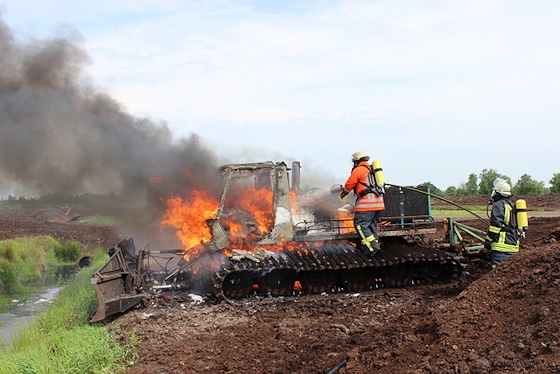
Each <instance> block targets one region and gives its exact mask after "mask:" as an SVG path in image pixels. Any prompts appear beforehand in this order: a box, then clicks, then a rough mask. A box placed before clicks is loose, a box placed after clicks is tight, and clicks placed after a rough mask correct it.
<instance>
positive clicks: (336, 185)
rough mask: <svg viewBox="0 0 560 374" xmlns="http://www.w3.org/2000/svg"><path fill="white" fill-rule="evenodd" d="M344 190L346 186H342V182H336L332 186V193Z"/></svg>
mask: <svg viewBox="0 0 560 374" xmlns="http://www.w3.org/2000/svg"><path fill="white" fill-rule="evenodd" d="M342 190H344V188H343V187H342V184H335V185H334V186H332V187H331V193H332V194H335V193H341V192H342Z"/></svg>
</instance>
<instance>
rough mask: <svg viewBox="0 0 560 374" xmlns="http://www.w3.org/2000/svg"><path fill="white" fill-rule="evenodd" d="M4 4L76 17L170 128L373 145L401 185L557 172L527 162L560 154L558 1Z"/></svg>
mask: <svg viewBox="0 0 560 374" xmlns="http://www.w3.org/2000/svg"><path fill="white" fill-rule="evenodd" d="M4 4H5V5H4V8H5V9H6V12H5V15H4V19H6V20H7V22H8V23H9V24H10V26H12V27H14V29H15V31H19V32H22V33H24V34H35V33H38V34H39V35H47V34H48V33H47V32H46V31H45V30H53V29H55V28H56V27H57V25H59V24H66V25H72V26H74V27H75V28H76V29H77V30H78V31H80V32H81V33H82V34H83V35H84V39H85V46H86V48H87V50H88V52H89V53H90V54H91V56H92V59H93V66H92V67H91V69H90V72H91V74H92V75H93V77H94V80H95V82H96V83H98V84H99V85H100V86H101V87H102V88H103V89H106V90H108V91H109V92H110V93H111V94H112V95H113V96H114V97H115V98H116V99H117V100H118V101H121V102H122V103H123V104H124V105H125V106H126V107H127V108H128V110H129V111H131V112H132V113H135V114H138V115H146V116H150V117H153V118H159V119H163V120H167V121H168V122H169V124H170V126H171V128H173V129H174V131H175V132H176V133H177V134H178V135H184V134H187V133H189V132H193V131H194V132H196V133H199V134H200V135H201V136H203V137H205V138H208V139H209V140H210V141H212V142H215V143H217V144H223V145H228V144H232V142H233V141H234V140H235V141H237V142H238V143H246V145H247V146H251V145H254V144H266V145H267V146H268V147H271V148H274V147H278V149H277V150H276V151H280V152H282V153H284V154H286V152H293V157H294V158H308V159H309V160H310V161H311V162H314V163H316V164H321V163H322V162H323V160H327V161H328V164H329V165H332V166H333V169H334V170H335V173H336V174H338V175H341V176H343V177H345V176H346V173H347V166H348V165H347V157H348V155H349V154H351V153H352V152H354V151H356V150H357V149H364V150H367V149H368V147H371V148H370V149H372V150H373V151H375V152H379V154H380V156H382V157H383V158H384V159H385V160H386V161H385V163H386V164H387V165H388V166H389V167H390V168H391V169H393V170H398V173H399V175H400V176H401V178H400V179H402V180H403V183H415V182H416V183H419V182H423V181H428V180H431V181H432V182H433V183H435V184H436V185H438V186H441V187H447V186H448V185H457V184H459V183H460V182H462V181H465V180H466V178H467V176H468V174H469V173H471V172H475V173H478V172H479V171H481V170H482V169H483V168H494V169H498V170H499V171H500V172H504V173H506V172H509V173H511V177H512V179H516V178H517V177H518V176H520V175H521V174H523V173H525V172H528V173H529V174H531V175H533V177H535V178H537V179H543V180H546V181H548V179H550V177H551V176H552V173H554V172H558V171H560V170H555V167H556V166H554V165H549V164H547V165H544V164H542V163H538V162H537V161H536V160H538V159H539V158H540V157H543V156H546V157H548V158H550V157H556V158H558V157H559V156H560V154H559V153H560V151H558V150H556V149H552V148H553V147H550V148H548V147H539V146H538V144H539V143H541V144H545V145H548V144H550V139H551V138H554V136H556V137H557V135H558V134H557V130H556V129H555V127H554V126H555V125H556V123H557V122H558V119H559V117H560V116H559V114H560V113H559V109H558V108H559V105H558V100H557V98H558V97H559V93H560V92H559V90H560V88H559V87H560V74H559V73H558V68H557V66H559V64H560V61H559V60H560V53H559V51H558V49H557V48H556V45H557V44H558V40H557V39H558V38H559V35H560V26H559V24H558V22H557V19H558V17H559V16H560V5H559V4H558V3H557V2H554V1H544V0H543V1H540V0H538V1H534V2H524V1H493V2H487V1H482V0H479V1H455V2H433V1H423V2H413V3H411V2H409V1H405V0H401V1H388V0H382V1H350V0H349V1H334V2H309V3H305V6H304V5H301V3H300V2H297V1H295V2H286V3H284V2H283V3H282V5H280V3H277V2H274V1H264V2H255V3H252V2H249V1H234V2H218V1H204V2H196V1H163V2H162V1H158V2H155V1H148V0H145V1H119V2H106V1H90V2H87V3H83V4H82V3H80V5H79V6H78V5H76V4H78V3H76V2H70V1H56V2H55V1H54V0H53V1H41V2H38V3H37V2H31V1H28V0H18V1H17V2H16V1H12V0H10V1H4ZM30 10H33V12H30ZM44 15H47V16H44ZM364 129H365V130H364ZM370 129H371V130H370ZM363 133H365V134H368V135H367V136H365V135H362V134H363ZM502 133H505V134H507V135H506V136H507V140H508V141H511V142H512V143H523V144H530V145H533V144H534V148H532V149H530V150H527V152H529V153H530V154H531V157H530V159H531V160H532V162H531V163H527V164H524V165H522V164H521V163H520V162H518V161H517V160H516V159H515V157H508V156H506V157H504V156H499V157H498V156H497V154H500V155H501V154H502V153H508V152H507V151H506V150H504V148H505V149H507V147H508V145H507V143H506V144H503V142H502V141H500V140H499V139H500V138H499V137H498V136H499V135H500V134H502ZM370 134H371V135H370ZM298 136H299V137H298ZM222 139H224V140H222ZM493 142H497V143H499V144H500V146H499V147H498V148H500V151H496V150H495V149H494V148H493V147H495V145H494V143H493ZM465 143H467V144H465ZM307 149H310V151H306V150H307ZM322 149H324V152H325V155H323V156H321V155H320V152H321V150H322ZM472 149H475V150H476V151H475V152H471V150H472ZM284 150H285V151H284ZM466 154H468V155H469V156H468V160H469V161H466V157H467V156H465V155H466ZM289 156H291V155H289ZM537 156H538V157H537ZM423 157H425V158H426V163H425V164H427V165H421V164H423V162H422V159H423ZM449 157H452V158H454V159H456V162H454V163H451V162H448V164H446V165H445V167H446V172H445V173H443V172H442V171H441V169H442V168H441V167H440V166H439V164H440V163H441V159H443V158H449ZM533 157H534V159H533ZM521 165H522V166H521ZM533 168H534V169H533ZM411 169H412V170H411ZM501 169H503V171H502V170H501ZM528 169H533V170H528Z"/></svg>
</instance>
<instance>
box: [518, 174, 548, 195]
mask: <svg viewBox="0 0 560 374" xmlns="http://www.w3.org/2000/svg"><path fill="white" fill-rule="evenodd" d="M543 192H544V182H542V181H540V182H539V181H536V180H534V179H533V178H531V176H530V175H529V174H523V175H522V176H521V178H519V180H518V181H517V183H516V184H515V186H513V193H514V194H516V195H540V194H542V193H543Z"/></svg>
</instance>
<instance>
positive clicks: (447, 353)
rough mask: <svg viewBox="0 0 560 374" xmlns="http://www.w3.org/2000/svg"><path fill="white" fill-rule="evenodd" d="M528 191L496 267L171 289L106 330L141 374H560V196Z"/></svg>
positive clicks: (41, 221) (95, 230)
mask: <svg viewBox="0 0 560 374" xmlns="http://www.w3.org/2000/svg"><path fill="white" fill-rule="evenodd" d="M525 198H526V199H527V203H528V206H529V208H530V209H531V208H533V209H537V210H538V211H537V212H532V213H531V214H530V219H529V224H530V229H529V231H528V233H527V238H526V239H525V240H523V242H522V246H521V247H522V248H521V251H520V252H519V253H518V254H516V255H515V256H514V257H513V258H512V260H510V261H509V262H508V263H506V264H504V265H502V266H500V267H499V268H498V269H496V270H494V271H492V272H488V271H487V268H488V261H487V258H486V256H484V255H481V256H469V257H467V258H466V259H465V261H464V263H465V265H464V274H463V276H462V277H461V278H460V279H459V280H455V281H453V282H451V283H445V284H429V285H419V286H414V287H410V288H400V289H378V290H373V291H367V292H361V293H336V294H329V295H314V296H300V297H285V298H274V299H272V298H252V299H246V300H240V301H233V302H229V303H226V302H219V303H215V302H209V301H206V302H203V303H198V302H197V301H196V300H194V299H191V298H189V297H188V296H184V297H183V299H177V298H172V297H171V296H172V295H169V294H167V295H165V294H164V295H163V296H162V297H159V298H157V299H153V300H150V301H149V302H147V303H145V305H143V306H142V308H139V309H136V310H133V311H131V312H129V313H127V314H125V315H123V316H120V317H118V318H117V319H115V320H114V321H112V322H111V323H109V324H108V327H109V328H110V330H111V331H112V333H113V334H114V335H115V337H116V338H117V339H119V340H122V341H125V340H126V336H127V332H130V331H134V332H135V333H136V334H137V336H138V337H139V339H140V344H139V346H138V354H139V357H138V360H137V361H136V362H135V364H134V365H133V366H132V367H131V369H130V370H129V373H134V374H140V373H150V374H151V373H328V372H329V371H331V370H333V369H334V370H336V368H337V367H339V370H338V371H337V372H338V373H392V374H394V373H556V372H560V349H559V344H560V244H559V243H558V239H559V238H560V217H557V214H554V213H555V212H557V211H559V210H560V197H558V196H557V195H547V196H534V197H530V196H527V197H525ZM459 200H460V201H458V202H459V203H460V204H463V205H468V204H474V205H483V204H485V202H486V197H482V196H481V197H473V198H461V199H459ZM63 218H64V217H63ZM0 223H1V226H0V227H1V228H0V239H6V238H12V237H14V236H15V237H19V236H23V235H37V234H49V235H53V236H55V237H58V238H61V239H65V238H72V239H75V240H79V241H81V242H83V243H84V244H85V245H87V246H95V245H105V246H106V247H108V246H111V245H113V244H115V243H116V242H117V241H118V240H119V236H118V235H117V234H116V233H114V232H113V231H112V230H111V229H110V228H107V227H103V226H93V227H92V226H91V225H86V224H83V223H81V222H80V221H79V220H78V221H70V222H65V221H64V219H58V220H53V219H51V218H48V217H47V216H46V215H45V214H44V213H41V214H38V213H31V212H26V213H21V212H20V213H18V214H15V213H13V212H12V213H7V212H6V211H2V212H1V214H0ZM463 223H467V224H471V225H473V226H479V224H480V223H479V222H478V221H476V220H474V221H468V222H463ZM436 239H437V238H436ZM175 296H177V295H175ZM332 372H334V371H332Z"/></svg>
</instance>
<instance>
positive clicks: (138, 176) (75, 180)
mask: <svg viewBox="0 0 560 374" xmlns="http://www.w3.org/2000/svg"><path fill="white" fill-rule="evenodd" d="M88 61H89V57H88V55H87V54H86V52H84V51H83V50H82V49H80V48H79V47H78V46H76V45H74V44H72V43H71V42H69V41H67V40H65V39H62V38H61V39H50V40H37V41H33V42H30V43H29V44H28V45H18V44H17V43H16V41H15V39H14V37H13V36H12V34H11V32H10V30H9V29H8V27H7V26H6V24H5V23H3V22H2V20H0V66H1V69H0V174H1V178H2V180H3V182H4V183H7V182H15V183H17V184H18V185H20V186H23V187H24V188H26V189H28V190H31V191H35V192H36V193H37V194H39V195H45V194H55V193H66V194H83V193H94V194H106V193H116V194H123V193H127V194H129V193H135V192H138V191H140V190H142V189H145V188H146V185H147V183H148V181H149V180H150V178H153V177H158V178H161V179H164V180H165V181H166V182H167V185H173V184H174V183H176V184H177V185H176V188H179V187H181V186H182V187H183V188H184V187H187V186H186V185H188V183H189V179H192V180H200V179H201V177H203V176H207V175H208V173H209V172H210V171H211V172H214V169H215V166H214V163H215V156H214V155H213V154H212V152H210V151H209V150H208V149H207V148H206V147H205V146H204V145H203V144H202V142H201V140H200V139H199V138H198V137H197V136H196V135H192V136H191V137H190V138H188V139H180V140H177V141H173V138H172V134H171V132H170V130H169V128H168V127H167V125H166V123H164V122H154V121H152V120H150V119H147V118H137V117H134V116H132V115H130V114H128V113H126V112H125V111H124V110H123V109H122V108H121V106H120V105H119V103H117V102H116V101H115V100H113V99H112V98H111V97H109V96H108V95H107V94H104V93H103V92H98V91H97V90H96V89H95V88H94V87H93V85H91V84H90V83H89V82H88V81H87V79H86V78H85V77H84V74H83V68H84V66H85V65H86V64H87V63H88ZM185 169H188V175H187V174H185V172H184V171H185ZM178 178H179V179H181V180H177V179H178Z"/></svg>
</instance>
